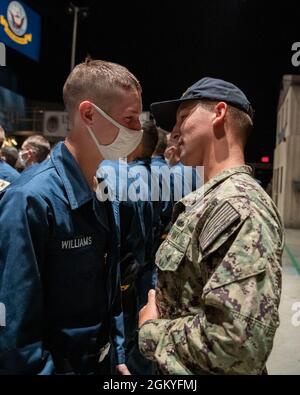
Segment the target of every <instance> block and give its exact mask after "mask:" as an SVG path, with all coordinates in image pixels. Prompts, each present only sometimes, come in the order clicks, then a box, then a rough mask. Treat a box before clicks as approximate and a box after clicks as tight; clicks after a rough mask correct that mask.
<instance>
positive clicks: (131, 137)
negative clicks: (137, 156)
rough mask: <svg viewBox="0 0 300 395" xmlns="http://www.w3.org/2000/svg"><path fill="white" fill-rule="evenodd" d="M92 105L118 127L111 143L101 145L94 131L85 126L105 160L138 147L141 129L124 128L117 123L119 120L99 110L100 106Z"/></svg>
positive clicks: (122, 154)
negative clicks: (117, 131)
mask: <svg viewBox="0 0 300 395" xmlns="http://www.w3.org/2000/svg"><path fill="white" fill-rule="evenodd" d="M92 104H93V103H92ZM93 106H94V107H95V109H96V110H97V111H98V112H99V114H101V115H102V116H103V117H104V118H105V119H107V120H108V121H109V122H110V123H112V124H113V125H114V126H116V127H117V128H119V133H118V135H117V137H116V138H115V140H114V141H113V142H112V143H111V144H108V145H103V144H99V142H98V140H97V138H96V136H95V133H94V132H93V131H92V129H91V128H90V127H89V126H87V130H88V131H89V134H90V136H91V137H92V139H93V141H94V143H95V144H96V146H97V148H98V150H99V152H100V154H101V156H102V157H103V158H104V159H107V160H117V159H119V158H124V157H127V156H128V155H129V154H131V153H132V152H133V151H134V150H135V149H136V148H137V147H138V145H139V144H140V142H141V141H142V137H143V131H142V130H132V129H128V128H126V127H125V126H122V125H121V124H119V122H117V121H115V120H114V119H113V118H111V117H110V116H109V115H108V114H106V113H105V112H104V111H103V110H101V108H99V107H97V106H96V105H95V104H93Z"/></svg>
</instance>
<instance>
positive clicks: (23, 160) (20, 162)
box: [18, 151, 27, 167]
mask: <svg viewBox="0 0 300 395" xmlns="http://www.w3.org/2000/svg"><path fill="white" fill-rule="evenodd" d="M23 155H24V152H21V151H19V153H18V162H19V164H20V165H21V166H22V167H26V164H27V160H26V159H24V156H23Z"/></svg>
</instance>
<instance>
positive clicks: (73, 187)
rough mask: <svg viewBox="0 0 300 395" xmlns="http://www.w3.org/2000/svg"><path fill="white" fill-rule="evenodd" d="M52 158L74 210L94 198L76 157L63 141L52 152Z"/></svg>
mask: <svg viewBox="0 0 300 395" xmlns="http://www.w3.org/2000/svg"><path fill="white" fill-rule="evenodd" d="M51 160H52V162H53V165H54V167H55V168H56V171H57V172H58V174H59V176H60V178H61V180H62V182H63V184H64V187H65V190H66V194H67V197H68V200H69V203H70V207H71V209H72V210H76V209H77V208H79V207H81V206H82V205H84V204H85V203H87V202H89V201H90V200H92V199H93V198H94V192H93V191H92V190H91V188H90V187H89V185H88V183H87V181H86V179H85V178H84V175H83V173H82V171H81V169H80V167H79V165H78V163H77V162H76V160H75V158H74V157H73V155H72V154H71V152H70V151H69V150H68V148H67V147H66V145H65V144H64V143H63V142H60V143H58V144H57V146H56V147H55V148H54V150H53V151H52V153H51Z"/></svg>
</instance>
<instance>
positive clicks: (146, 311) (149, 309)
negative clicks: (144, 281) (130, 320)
mask: <svg viewBox="0 0 300 395" xmlns="http://www.w3.org/2000/svg"><path fill="white" fill-rule="evenodd" d="M158 318H159V314H158V310H157V307H156V302H155V291H154V289H150V291H149V292H148V303H147V304H146V306H144V307H143V308H142V309H141V310H140V313H139V328H140V327H141V326H142V325H143V323H144V322H146V321H148V320H157V319H158Z"/></svg>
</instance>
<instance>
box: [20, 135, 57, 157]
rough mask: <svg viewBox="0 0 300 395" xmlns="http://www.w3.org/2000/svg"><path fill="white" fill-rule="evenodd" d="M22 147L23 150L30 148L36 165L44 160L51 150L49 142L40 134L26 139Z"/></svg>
mask: <svg viewBox="0 0 300 395" xmlns="http://www.w3.org/2000/svg"><path fill="white" fill-rule="evenodd" d="M22 146H23V147H24V148H25V149H28V148H30V149H31V150H32V151H33V153H34V157H35V161H36V162H37V163H40V162H42V161H43V160H45V159H46V158H47V156H48V155H49V153H50V149H51V147H50V143H49V141H48V140H47V139H45V137H44V136H42V135H40V134H36V135H33V136H30V137H28V138H27V139H26V140H25V141H24V143H23V145H22Z"/></svg>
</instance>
